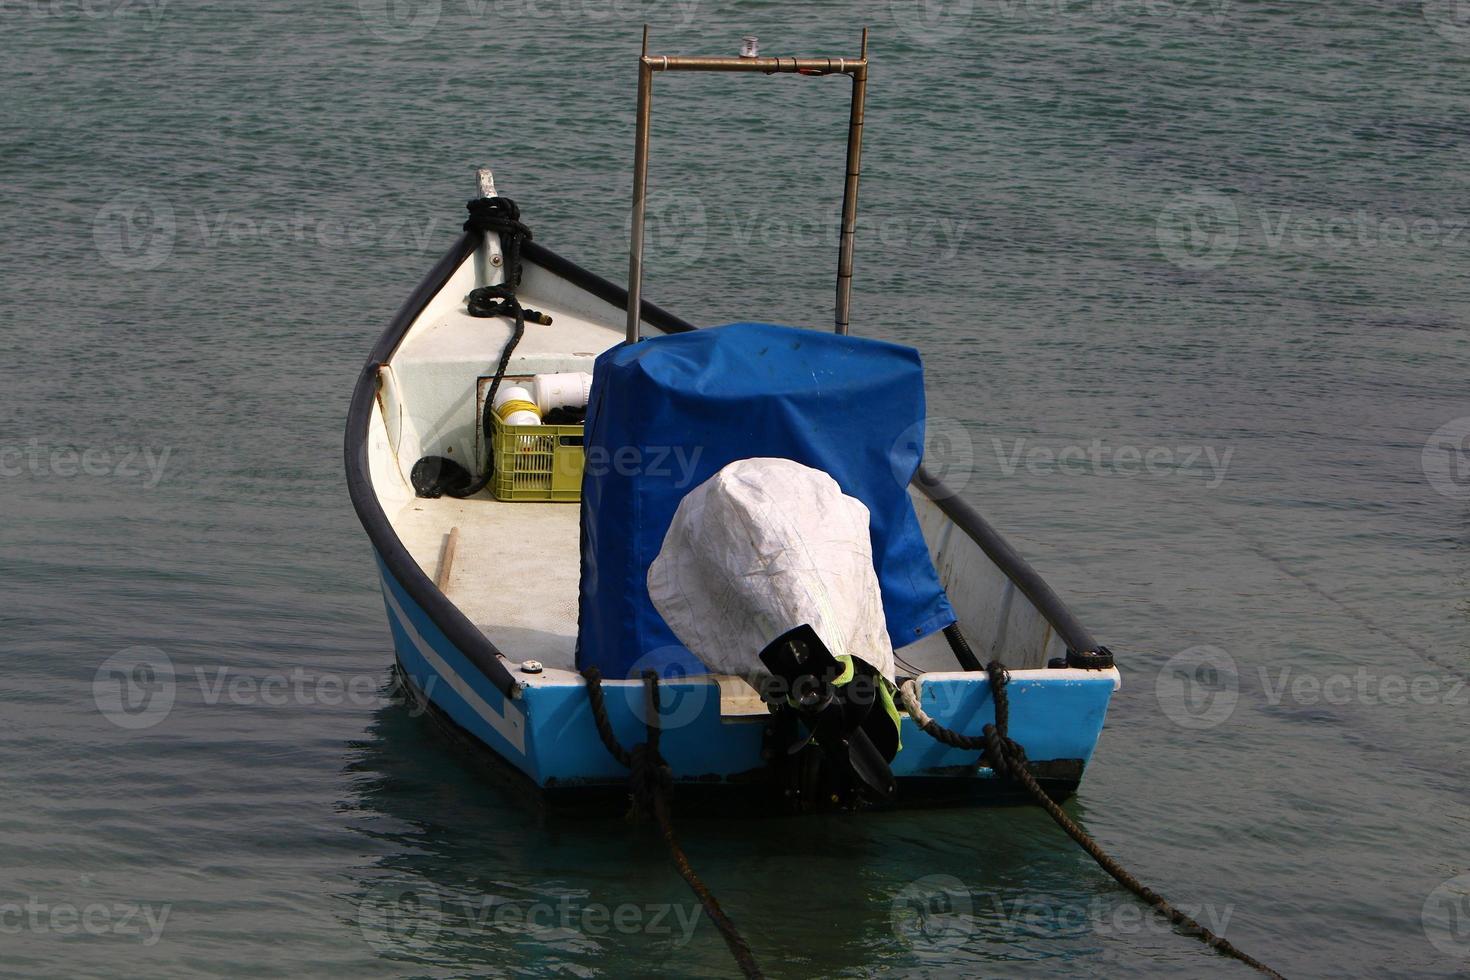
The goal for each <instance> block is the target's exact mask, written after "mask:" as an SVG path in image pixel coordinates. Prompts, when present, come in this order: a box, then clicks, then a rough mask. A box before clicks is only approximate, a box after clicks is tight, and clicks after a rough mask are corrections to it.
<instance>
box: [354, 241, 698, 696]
mask: <svg viewBox="0 0 1470 980" xmlns="http://www.w3.org/2000/svg"><path fill="white" fill-rule="evenodd" d="M481 237H482V236H481V235H479V234H478V233H475V232H465V233H464V234H462V235H461V236H460V238H459V240H458V241H456V242H455V243H454V245H453V246H452V247H451V248H450V249H449V251H448V252H447V253H445V255H444V257H443V258H441V259H440V260H439V261H438V262H437V263H435V265H434V267H433V268H432V269H430V270H429V273H428V275H426V276H425V277H424V279H423V281H422V282H420V283H419V284H418V287H417V288H415V289H414V291H413V293H412V294H411V295H410V296H409V297H408V300H407V301H406V302H405V303H404V304H403V306H401V307H400V308H399V310H398V312H397V313H395V314H394V315H393V319H392V320H390V321H389V322H388V327H387V329H385V330H384V331H383V333H382V334H381V335H380V336H379V337H378V340H377V343H376V344H374V345H373V349H372V351H371V352H370V353H369V354H368V357H367V361H366V363H364V364H363V368H362V372H361V373H360V374H359V375H358V377H357V384H356V385H355V386H354V387H353V389H352V401H351V403H350V405H349V406H348V409H347V431H346V433H345V435H344V439H343V456H344V460H345V462H346V467H347V494H348V496H349V497H351V499H352V507H353V509H354V510H355V511H357V517H358V520H360V521H362V526H363V529H364V530H365V531H367V536H368V540H369V541H371V542H372V544H373V547H374V549H376V550H377V553H378V556H379V557H380V558H381V559H382V561H383V564H384V565H386V566H387V568H388V573H389V574H390V575H392V576H393V578H394V580H395V581H397V582H398V584H399V585H400V586H402V587H403V590H404V591H405V592H407V593H408V595H409V598H411V599H412V600H413V601H414V602H416V603H417V604H418V606H419V608H420V609H422V610H423V611H424V612H425V613H426V614H427V615H428V616H429V618H430V619H431V620H433V621H434V625H435V626H437V627H439V629H440V631H441V632H443V634H444V635H445V637H446V638H448V640H449V642H451V643H453V644H454V645H455V647H456V648H457V649H458V650H459V651H460V653H462V654H464V656H465V658H466V659H467V660H469V661H470V663H472V664H473V665H474V666H475V668H476V669H477V670H479V671H480V673H482V674H484V675H485V677H486V678H488V679H489V680H490V682H491V683H492V684H494V685H495V686H496V688H498V689H499V690H500V692H501V693H502V694H504V695H506V696H507V697H510V696H513V693H514V692H515V690H516V689H517V687H518V686H519V685H518V684H517V682H516V680H515V677H514V676H513V675H512V673H511V671H510V668H508V667H507V666H506V665H505V662H504V659H503V658H504V654H502V653H501V652H500V650H499V649H498V648H497V647H496V646H495V644H494V643H492V642H491V641H490V638H489V637H487V636H486V635H485V634H484V633H482V632H481V631H480V629H479V627H477V626H475V624H474V623H471V622H470V621H469V619H468V618H467V617H466V616H465V614H464V613H463V612H461V611H460V609H459V607H458V606H456V605H455V604H454V603H452V602H450V601H449V599H448V598H446V597H445V595H444V593H442V592H440V591H439V589H438V587H437V586H435V585H434V583H433V582H432V581H430V579H429V577H428V576H427V575H425V574H424V571H423V569H421V568H419V564H418V562H416V561H414V559H413V556H412V555H410V554H409V553H408V549H407V548H405V547H404V546H403V542H402V541H400V540H399V539H398V534H397V532H395V531H394V530H393V525H392V524H391V523H389V521H388V515H387V514H385V513H384V512H383V507H382V505H381V504H379V503H378V496H377V494H376V493H374V491H373V485H372V478H371V476H370V475H369V473H370V471H369V467H368V452H367V439H368V424H369V422H370V420H371V418H372V411H373V404H374V402H375V401H376V400H377V395H378V370H379V368H380V367H382V365H384V364H386V363H388V362H389V361H390V360H392V358H393V354H394V352H395V351H397V349H398V345H399V344H400V343H401V342H402V340H403V336H404V334H406V333H408V328H409V327H410V326H412V325H413V322H414V320H416V319H418V316H419V314H420V313H422V312H423V311H424V307H426V306H428V305H429V302H430V300H432V299H433V298H434V297H435V296H437V295H438V294H439V292H440V291H441V290H442V289H443V288H444V286H445V285H446V284H447V283H448V282H449V279H450V277H451V276H453V275H454V273H455V270H457V269H458V268H459V267H460V266H461V265H462V264H464V262H465V260H466V259H468V258H469V257H470V256H471V255H473V254H474V252H475V250H476V248H478V247H479V244H480V240H481ZM521 255H522V258H523V259H526V260H528V261H530V262H533V263H535V264H536V265H538V266H541V267H542V268H543V269H545V270H546V271H548V272H550V273H552V274H553V275H558V276H561V277H562V278H563V279H566V280H567V281H568V282H570V283H571V284H572V285H574V286H577V287H579V288H581V289H585V290H586V291H587V292H589V293H591V294H593V295H594V296H596V297H598V298H599V299H602V300H604V301H606V302H608V303H611V304H612V305H614V306H616V307H618V308H619V309H622V310H626V309H627V308H628V291H627V290H626V289H623V288H621V287H619V286H616V285H614V284H613V283H611V282H608V281H607V280H606V279H603V278H602V277H601V276H598V275H596V274H594V273H592V272H589V271H587V270H586V269H583V268H582V267H581V266H579V265H577V264H576V263H574V262H570V261H568V260H567V259H564V258H562V257H561V256H560V255H557V254H556V253H555V252H552V251H551V250H550V249H547V248H544V247H542V246H540V245H537V244H535V243H534V242H527V243H526V244H525V246H524V248H523V251H522V253H521ZM643 319H644V321H645V322H646V323H648V324H650V325H651V326H654V327H657V328H658V329H660V330H663V331H664V332H666V333H684V332H687V331H689V330H693V329H695V327H694V324H692V323H689V322H688V321H686V320H682V319H680V318H679V317H676V316H674V315H673V314H672V313H669V312H667V311H665V310H662V309H659V308H658V307H657V306H654V305H653V304H652V303H647V302H645V303H644V304H643Z"/></svg>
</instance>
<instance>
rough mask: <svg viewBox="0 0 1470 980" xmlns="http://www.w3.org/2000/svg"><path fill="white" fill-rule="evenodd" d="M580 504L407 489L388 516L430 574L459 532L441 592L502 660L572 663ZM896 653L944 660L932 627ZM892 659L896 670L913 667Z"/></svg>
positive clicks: (921, 664) (942, 663)
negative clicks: (419, 494)
mask: <svg viewBox="0 0 1470 980" xmlns="http://www.w3.org/2000/svg"><path fill="white" fill-rule="evenodd" d="M580 515H581V508H580V506H579V505H577V504H575V503H557V504H536V503H503V502H501V501H498V500H495V499H493V498H491V497H490V496H488V494H484V493H482V494H480V495H478V496H476V497H472V498H470V499H467V500H455V499H453V498H450V497H440V498H437V499H422V498H412V499H410V500H409V501H408V503H406V504H405V505H404V506H403V508H402V509H401V510H400V511H399V512H398V513H397V514H396V515H393V517H392V518H391V519H392V522H393V525H394V527H395V528H396V529H397V531H398V536H399V538H400V540H402V541H403V544H404V547H406V548H407V549H408V551H409V553H410V554H411V555H413V557H414V560H415V561H417V562H418V564H419V567H420V568H421V569H423V571H424V574H425V575H427V576H429V578H431V579H437V577H438V575H439V566H440V563H441V561H442V557H443V551H444V541H445V538H446V537H447V536H448V534H449V532H450V530H451V529H452V528H455V527H457V528H459V540H458V544H457V545H456V548H455V555H454V560H453V562H452V563H451V566H450V571H449V579H448V582H447V583H446V584H445V587H444V592H445V594H446V595H447V596H448V597H449V599H450V600H452V601H453V602H454V604H455V605H456V606H458V607H459V608H460V610H461V611H462V612H463V613H464V614H465V616H466V617H468V618H469V620H470V622H472V623H474V624H475V625H476V626H478V627H479V628H480V631H481V632H483V633H484V634H485V635H486V636H487V637H489V639H490V642H491V643H494V644H495V646H496V647H497V648H498V649H499V650H500V651H501V652H502V653H503V654H504V655H505V656H506V657H507V658H508V659H510V660H512V661H516V662H521V661H525V660H539V661H541V662H542V663H543V664H544V665H545V666H546V667H548V668H560V669H564V670H575V669H576V668H575V661H576V643H577V592H578V587H579V582H580V575H581V567H582V565H581V538H580V527H579V522H580ZM897 652H898V655H899V657H900V658H901V659H902V660H903V661H905V662H906V663H907V664H908V665H909V666H910V667H915V668H919V669H920V670H923V671H931V670H938V671H944V670H953V669H954V655H953V654H952V653H951V652H950V650H949V646H948V644H947V643H946V641H945V640H944V639H943V637H942V636H941V635H940V634H937V633H936V634H933V635H931V636H929V637H926V638H925V639H923V640H920V641H919V642H918V643H913V644H910V645H909V646H906V647H903V648H902V649H900V650H899V651H897ZM914 672H916V671H912V670H910V669H908V668H907V667H905V666H904V664H903V663H901V664H900V665H899V673H903V674H907V673H914Z"/></svg>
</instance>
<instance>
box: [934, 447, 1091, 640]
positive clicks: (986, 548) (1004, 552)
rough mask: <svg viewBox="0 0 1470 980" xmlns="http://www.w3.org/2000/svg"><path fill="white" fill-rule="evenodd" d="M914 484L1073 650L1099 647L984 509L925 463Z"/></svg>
mask: <svg viewBox="0 0 1470 980" xmlns="http://www.w3.org/2000/svg"><path fill="white" fill-rule="evenodd" d="M913 482H914V486H916V487H918V488H919V490H920V491H921V492H922V493H923V494H924V496H926V497H928V498H929V499H930V500H932V501H934V503H935V505H937V506H938V507H939V509H940V510H941V511H943V512H944V515H945V516H946V517H948V518H949V519H950V520H951V521H953V522H954V523H955V526H956V527H958V528H959V529H960V530H961V531H964V532H965V533H966V534H968V535H969V536H970V540H972V541H974V542H975V543H976V544H978V545H979V546H980V550H981V551H983V552H985V554H986V556H987V557H989V558H990V560H991V561H993V562H995V565H996V567H997V568H999V569H1000V570H1001V571H1002V572H1004V573H1005V574H1006V577H1007V578H1009V579H1010V580H1011V581H1012V582H1014V583H1016V588H1018V589H1020V590H1021V594H1022V595H1024V596H1025V597H1026V598H1027V599H1030V600H1031V604H1032V605H1033V606H1035V607H1036V610H1037V612H1039V613H1041V615H1042V617H1043V618H1045V619H1046V621H1047V622H1048V623H1050V624H1051V627H1052V629H1054V630H1056V631H1057V635H1058V636H1060V637H1061V638H1062V642H1063V643H1065V644H1066V645H1067V648H1068V649H1070V650H1076V651H1078V652H1080V653H1093V652H1095V651H1096V650H1097V649H1098V644H1097V641H1096V640H1095V639H1093V638H1092V634H1091V633H1089V632H1088V631H1087V630H1086V629H1085V628H1084V627H1083V625H1082V624H1081V623H1079V622H1078V621H1077V617H1076V616H1073V615H1072V611H1071V610H1070V609H1068V608H1067V605H1066V603H1064V602H1062V600H1061V597H1060V596H1058V595H1057V594H1056V593H1055V592H1053V591H1052V588H1051V586H1050V585H1047V584H1046V580H1045V579H1043V578H1042V577H1041V575H1040V573H1039V572H1037V571H1036V569H1034V568H1032V567H1031V565H1030V563H1029V562H1027V561H1026V559H1024V558H1022V557H1021V555H1020V554H1019V553H1018V552H1017V551H1016V549H1015V548H1012V547H1011V546H1010V543H1009V542H1007V541H1006V539H1005V538H1003V537H1001V536H1000V532H999V531H997V530H996V529H995V528H993V527H991V526H990V522H989V521H987V520H986V519H985V518H983V517H981V516H980V512H979V511H977V510H975V508H974V507H971V506H970V505H969V504H968V503H966V502H965V500H964V499H963V498H961V497H960V495H959V494H957V493H955V492H954V491H953V490H951V489H949V488H948V487H946V486H945V485H944V483H943V482H942V481H940V480H939V478H938V477H936V476H934V475H933V474H932V473H930V472H929V471H928V470H927V469H925V468H924V467H922V466H921V467H919V471H918V472H917V473H915V474H914V480H913Z"/></svg>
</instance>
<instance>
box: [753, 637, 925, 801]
mask: <svg viewBox="0 0 1470 980" xmlns="http://www.w3.org/2000/svg"><path fill="white" fill-rule="evenodd" d="M760 660H761V663H763V664H765V666H766V669H767V670H769V671H770V672H771V674H772V675H773V676H774V677H775V678H778V679H779V683H780V684H781V685H784V691H781V692H779V693H782V694H784V695H785V703H786V704H787V705H788V706H789V707H790V708H791V709H792V710H794V711H795V712H796V715H797V717H798V718H800V719H801V721H802V723H803V724H804V725H805V726H806V728H807V734H806V737H804V738H802V739H801V740H799V741H798V742H796V743H795V744H794V745H792V746H791V747H790V748H789V749H788V750H787V752H788V753H789V754H792V755H795V754H796V753H798V752H800V751H802V750H803V749H805V748H806V747H807V746H808V745H810V744H813V743H815V744H816V746H817V747H818V748H819V749H820V750H821V752H822V754H823V756H825V757H826V758H827V759H828V760H829V762H830V763H831V764H832V765H833V766H834V767H835V768H836V770H837V771H838V772H840V773H845V774H847V775H848V776H850V777H852V778H853V779H854V780H856V782H857V783H858V784H859V785H860V786H861V787H863V788H865V789H866V790H867V793H868V795H871V796H873V797H875V798H877V799H879V800H886V799H889V798H890V797H892V796H893V792H894V790H895V788H896V786H897V784H896V782H895V780H894V778H893V770H891V769H890V768H889V766H888V760H889V759H891V758H892V754H891V753H890V754H889V755H888V756H887V757H885V756H884V753H883V752H882V751H880V750H879V749H878V747H877V745H875V744H874V742H873V739H872V737H871V736H870V735H869V730H870V728H871V725H872V724H873V723H879V724H888V719H887V718H886V717H885V716H884V714H883V712H879V715H878V717H876V718H873V722H870V721H869V719H870V717H872V712H873V705H874V703H875V702H876V701H877V700H878V695H877V690H878V689H877V685H878V684H879V683H881V679H880V678H879V677H878V675H877V673H876V672H875V671H874V670H873V668H872V667H870V666H869V665H868V664H866V663H864V662H863V661H862V660H860V659H858V658H856V657H854V658H853V670H854V674H853V677H852V679H851V680H849V681H847V682H846V683H844V684H838V683H837V680H838V678H840V677H842V676H843V675H844V674H845V673H846V672H847V667H846V665H844V664H843V663H842V662H841V661H839V660H838V659H837V658H836V657H834V656H833V655H832V651H830V650H828V649H827V645H826V644H825V643H823V642H822V638H821V637H820V636H818V635H817V631H816V630H814V629H812V627H811V625H810V624H802V625H801V626H797V627H795V628H793V629H789V630H787V631H786V632H785V633H782V634H781V635H780V636H778V637H776V639H774V640H772V641H771V642H770V643H769V644H767V646H766V648H765V649H764V650H762V651H761V653H760ZM890 727H891V726H890ZM895 734H896V733H895ZM883 741H884V743H885V744H887V743H888V742H890V741H892V742H893V747H894V749H895V750H896V748H897V740H896V738H895V739H888V738H884V739H883Z"/></svg>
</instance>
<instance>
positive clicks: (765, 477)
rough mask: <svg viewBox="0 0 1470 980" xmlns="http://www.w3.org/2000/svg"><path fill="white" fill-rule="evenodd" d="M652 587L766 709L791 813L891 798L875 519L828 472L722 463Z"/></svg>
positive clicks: (687, 639) (888, 681)
mask: <svg viewBox="0 0 1470 980" xmlns="http://www.w3.org/2000/svg"><path fill="white" fill-rule="evenodd" d="M648 592H649V597H650V598H651V599H652V601H653V604H654V606H655V608H656V609H657V610H658V612H659V614H660V615H661V616H662V617H663V618H664V620H665V622H667V623H668V625H669V626H670V628H671V629H673V631H674V633H675V634H676V635H677V636H678V638H679V639H680V641H681V642H682V643H683V644H684V646H685V647H687V648H688V650H689V651H690V653H692V654H693V655H694V656H695V657H697V658H698V659H699V660H700V661H701V662H702V663H703V664H704V666H705V667H707V668H708V669H709V670H710V671H711V672H713V673H719V674H732V675H735V676H738V677H743V678H745V679H746V680H747V681H748V682H749V683H751V684H752V685H753V686H755V687H756V689H757V690H760V691H761V693H762V695H763V696H764V698H765V700H766V701H767V703H768V704H770V705H771V706H772V710H773V713H774V714H775V716H776V717H775V719H774V722H773V724H772V726H771V731H772V734H773V738H772V739H771V741H770V744H769V745H768V750H769V752H768V754H769V755H770V756H771V758H772V761H773V766H774V767H775V769H776V770H777V771H778V775H779V777H780V778H781V780H782V781H783V782H785V783H786V789H787V790H788V795H789V796H791V797H793V798H794V802H796V803H797V805H799V806H801V807H807V806H810V805H813V804H816V805H826V804H830V803H832V802H838V803H843V804H848V805H851V804H856V803H859V802H862V801H865V800H870V801H871V800H883V799H887V798H888V797H890V796H891V795H892V794H893V790H894V778H893V774H892V772H891V771H890V769H889V767H888V763H889V762H890V761H891V760H892V759H893V757H894V755H895V754H896V753H897V751H898V731H899V729H898V712H897V711H896V709H895V708H894V707H893V698H892V694H893V689H894V688H893V682H894V672H893V647H892V645H891V643H890V640H889V638H888V631H887V629H886V627H885V622H884V616H883V602H882V597H881V595H880V593H879V587H878V577H877V573H876V572H875V571H874V569H873V559H872V549H871V545H870V537H869V531H868V510H867V508H866V507H865V506H864V505H863V504H862V502H861V501H859V500H857V499H855V498H853V497H849V496H846V495H845V494H843V492H842V490H841V488H839V487H838V485H837V482H836V481H835V480H833V479H832V477H830V476H828V475H827V474H826V473H823V472H821V471H820V470H816V469H813V468H811V467H808V466H803V465H802V464H800V463H797V462H794V461H792V460H789V459H777V458H764V459H745V460H738V461H736V462H734V463H731V464H729V465H728V466H726V467H724V468H723V469H722V470H720V471H719V472H718V473H716V474H715V475H714V476H713V477H711V478H710V479H709V480H707V481H706V482H705V483H703V484H701V485H700V486H699V487H696V488H695V489H694V490H693V491H691V492H690V493H689V495H688V496H686V497H685V498H684V500H683V501H681V502H680V504H679V507H678V510H677V511H676V512H675V514H674V519H673V522H672V524H671V525H670V527H669V532H668V535H667V536H666V537H665V538H664V542H663V547H662V548H661V549H660V551H659V555H658V557H657V558H656V559H655V560H654V562H653V564H652V566H651V567H650V568H649V573H648ZM834 798H835V799H834Z"/></svg>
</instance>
